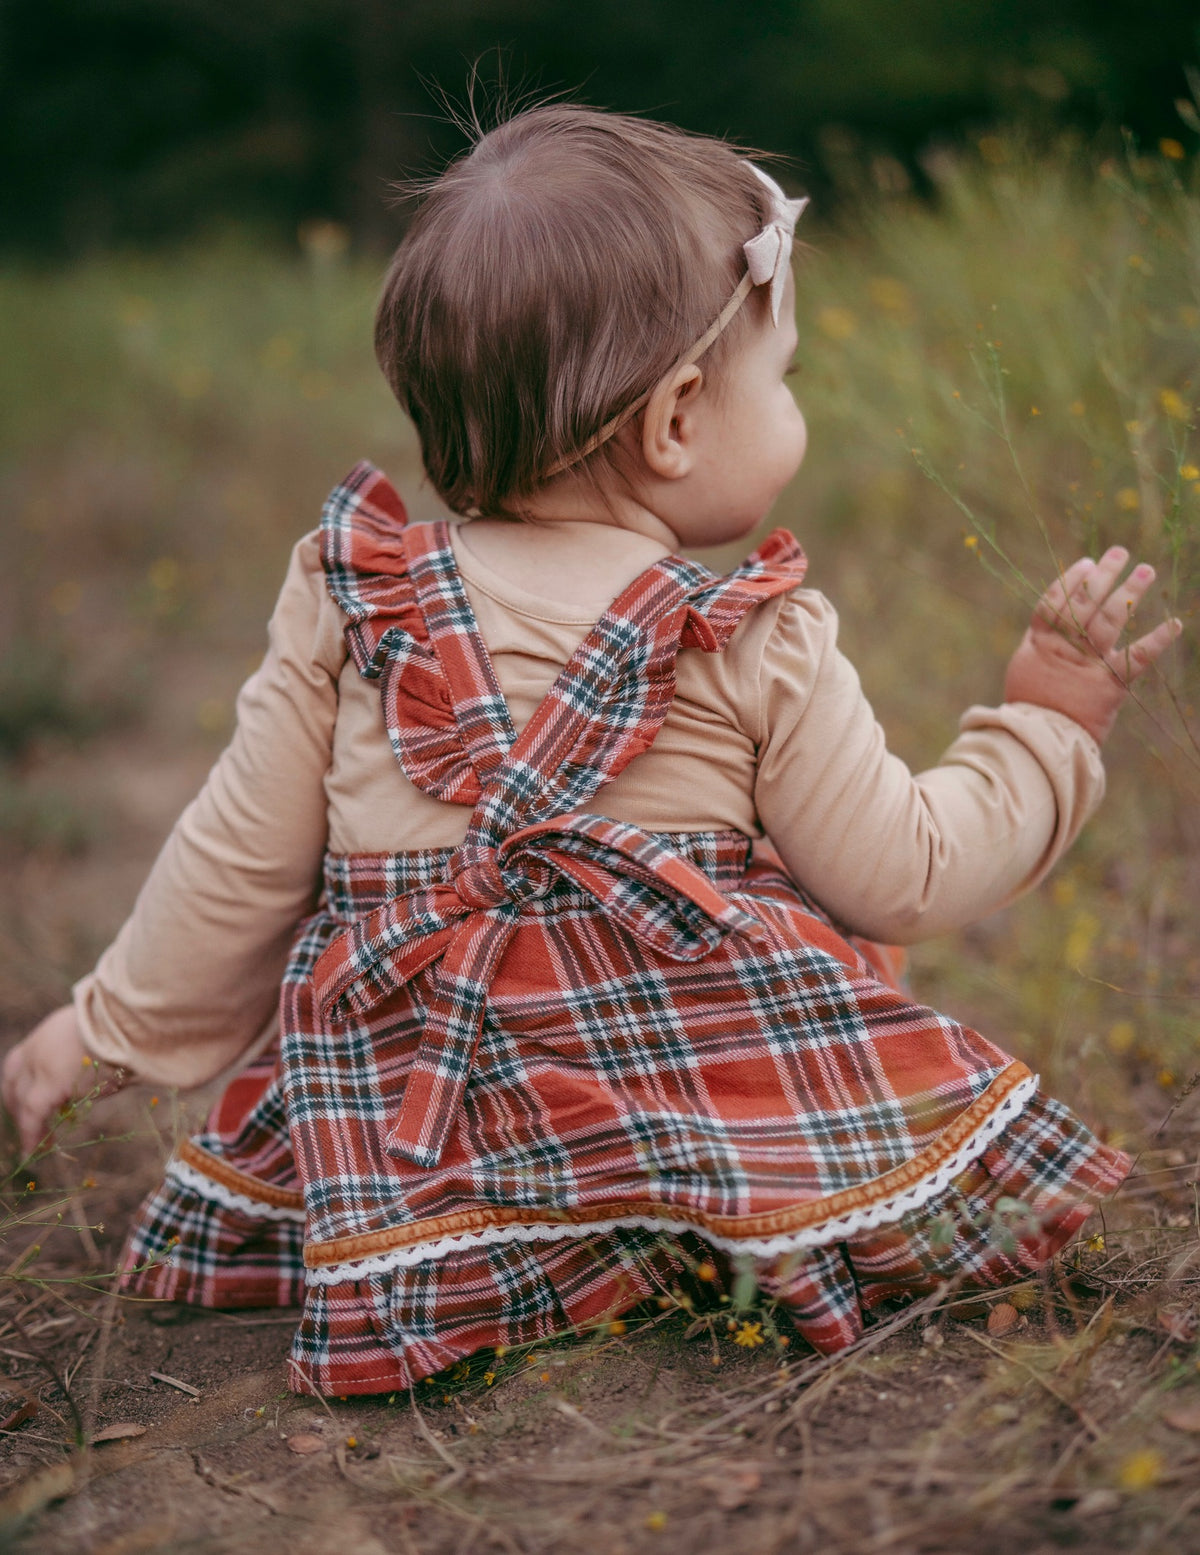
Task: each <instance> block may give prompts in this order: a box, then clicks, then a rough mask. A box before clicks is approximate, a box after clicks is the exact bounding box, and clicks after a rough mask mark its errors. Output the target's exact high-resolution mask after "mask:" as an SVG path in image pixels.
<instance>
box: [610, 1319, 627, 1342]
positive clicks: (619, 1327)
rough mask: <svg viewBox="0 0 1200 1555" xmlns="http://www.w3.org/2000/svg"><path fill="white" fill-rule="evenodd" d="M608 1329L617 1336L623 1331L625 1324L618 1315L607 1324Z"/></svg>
mask: <svg viewBox="0 0 1200 1555" xmlns="http://www.w3.org/2000/svg"><path fill="white" fill-rule="evenodd" d="M608 1331H609V1333H610V1334H616V1335H617V1337H618V1338H619V1337H620V1336H621V1335H622V1334H623V1333H624V1332H625V1324H624V1323H623V1322H622V1321H621V1319H620V1318H619V1317H618V1318H614V1320H613V1321H612V1322H611V1323H610V1324H609V1325H608Z"/></svg>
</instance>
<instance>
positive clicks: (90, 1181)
mask: <svg viewBox="0 0 1200 1555" xmlns="http://www.w3.org/2000/svg"><path fill="white" fill-rule="evenodd" d="M83 1186H84V1187H85V1188H94V1187H95V1186H96V1179H95V1178H94V1177H85V1178H84V1179H83Z"/></svg>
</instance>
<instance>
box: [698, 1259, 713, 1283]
mask: <svg viewBox="0 0 1200 1555" xmlns="http://www.w3.org/2000/svg"><path fill="white" fill-rule="evenodd" d="M716 1277H717V1266H716V1264H715V1263H712V1262H710V1261H709V1259H707V1258H706V1259H705V1260H704V1262H703V1263H698V1264H697V1265H696V1278H697V1279H698V1280H707V1281H709V1282H710V1283H711V1282H712V1281H713V1280H715V1279H716Z"/></svg>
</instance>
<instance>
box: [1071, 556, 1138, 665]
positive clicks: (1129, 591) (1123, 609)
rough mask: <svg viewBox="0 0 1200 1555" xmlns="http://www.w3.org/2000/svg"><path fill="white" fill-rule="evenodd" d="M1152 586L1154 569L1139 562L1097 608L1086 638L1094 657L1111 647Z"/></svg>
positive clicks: (1089, 624) (1105, 652)
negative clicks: (1095, 654) (1093, 650)
mask: <svg viewBox="0 0 1200 1555" xmlns="http://www.w3.org/2000/svg"><path fill="white" fill-rule="evenodd" d="M1153 582H1154V568H1153V567H1149V566H1147V565H1146V564H1145V563H1144V562H1143V563H1142V564H1141V566H1138V567H1135V568H1134V569H1133V571H1132V572H1131V573H1130V574H1129V576H1128V577H1127V578H1126V579H1125V581H1124V583H1122V584H1121V585H1120V586H1119V587H1117V588H1115V589H1113V590H1112V592H1111V593H1110V594H1109V596H1108V598H1107V599H1105V600H1104V601H1103V603H1101V604H1099V605H1098V606H1097V608H1096V612H1095V614H1094V615H1093V616H1092V618H1091V620H1090V622H1089V623H1088V628H1087V637H1088V641H1089V642H1090V643H1091V645H1092V647H1093V648H1095V649H1096V651H1097V652H1098V653H1102V654H1107V653H1108V651H1109V649H1110V648H1111V647H1113V645H1114V644H1115V643H1116V641H1117V638H1118V637H1120V635H1121V633H1122V632H1123V631H1124V630H1125V628H1126V627H1127V626H1128V625H1129V622H1130V620H1131V619H1132V617H1133V612H1134V611H1135V610H1136V609H1137V607H1138V605H1139V604H1141V602H1142V598H1143V596H1144V595H1145V593H1146V590H1147V589H1148V588H1149V587H1150V585H1151V584H1152V583H1153Z"/></svg>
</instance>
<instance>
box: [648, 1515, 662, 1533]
mask: <svg viewBox="0 0 1200 1555" xmlns="http://www.w3.org/2000/svg"><path fill="white" fill-rule="evenodd" d="M666 1526H667V1514H666V1513H665V1512H651V1513H650V1515H649V1517H647V1519H646V1527H647V1528H649V1530H650V1532H651V1533H661V1532H662V1531H663V1529H664V1528H665V1527H666Z"/></svg>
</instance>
